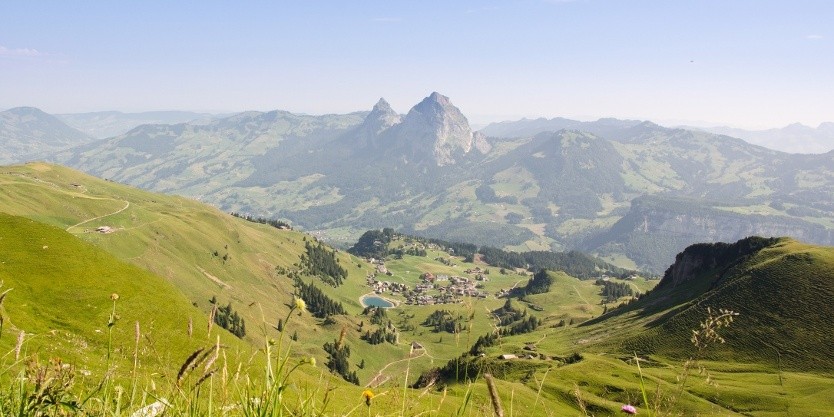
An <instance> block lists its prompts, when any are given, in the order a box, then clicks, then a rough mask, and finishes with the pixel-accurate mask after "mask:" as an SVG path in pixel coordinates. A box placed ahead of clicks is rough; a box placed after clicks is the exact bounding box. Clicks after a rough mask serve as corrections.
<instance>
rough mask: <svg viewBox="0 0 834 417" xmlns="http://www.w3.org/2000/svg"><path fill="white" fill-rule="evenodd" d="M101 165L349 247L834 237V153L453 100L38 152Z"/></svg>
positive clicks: (149, 134)
mask: <svg viewBox="0 0 834 417" xmlns="http://www.w3.org/2000/svg"><path fill="white" fill-rule="evenodd" d="M49 159H50V160H52V161H55V162H58V163H62V164H65V165H69V166H72V167H75V168H78V169H81V170H83V171H86V172H89V173H91V174H94V175H96V176H99V177H103V178H108V179H111V180H114V181H119V182H124V183H127V184H131V185H135V186H139V187H143V188H146V189H151V190H155V191H162V192H166V193H176V194H180V195H185V196H191V197H194V198H197V199H200V200H202V201H204V202H209V203H211V204H213V205H215V206H217V207H219V208H221V209H222V210H225V211H235V212H239V213H249V214H252V215H256V216H264V217H272V218H281V219H285V220H289V221H291V222H292V223H293V224H295V225H297V226H300V227H302V228H304V229H307V230H312V231H317V232H318V233H319V235H320V236H321V237H323V238H325V239H329V240H331V241H332V242H334V243H336V244H342V245H345V246H347V245H349V244H350V243H352V241H354V240H355V238H356V237H358V236H359V235H360V234H361V233H362V232H364V231H365V230H367V229H371V228H381V227H394V228H396V229H399V230H401V231H403V232H407V233H412V234H418V235H425V236H432V237H438V238H442V239H446V240H458V241H465V242H473V243H477V244H479V245H491V246H496V247H501V248H506V249H511V250H551V249H553V250H567V249H581V250H584V251H588V252H591V253H595V254H598V255H601V256H604V257H605V259H607V260H609V261H612V262H615V263H617V264H619V265H621V266H624V267H628V268H641V269H644V270H647V271H652V272H655V273H659V272H661V271H662V270H663V269H664V268H665V267H666V266H667V265H668V264H669V262H671V261H672V260H673V259H674V255H675V254H676V253H678V252H679V251H680V250H682V249H683V248H685V247H686V246H688V245H689V244H692V243H695V242H700V241H734V240H737V239H740V238H743V237H745V236H747V235H750V234H762V235H774V234H775V235H789V236H796V237H800V238H803V239H807V240H808V241H810V242H813V243H821V244H831V243H834V236H832V233H833V232H832V230H834V223H833V222H832V221H831V218H832V217H834V206H832V203H831V201H830V198H828V197H826V196H830V195H834V151H832V152H829V153H826V154H819V155H794V154H787V153H783V152H778V151H774V150H770V149H766V148H763V147H760V146H756V145H751V144H749V143H747V142H744V141H743V140H740V139H737V138H732V137H729V136H725V135H717V134H712V133H708V132H703V131H695V130H687V129H672V128H665V127H662V126H659V125H656V124H654V123H651V122H647V121H636V120H616V119H600V120H598V121H596V122H577V121H571V120H568V119H552V120H546V119H539V120H527V121H519V122H506V123H500V124H494V125H491V126H488V127H486V128H484V129H482V130H481V131H479V132H473V131H472V129H471V127H470V126H469V123H468V120H467V119H466V117H465V116H464V115H463V114H462V112H461V111H460V110H459V109H457V108H456V107H455V106H454V105H453V104H452V102H451V101H450V100H449V98H448V97H445V96H443V95H441V94H439V93H432V94H431V95H429V96H428V97H426V98H425V99H423V100H422V101H421V102H420V103H418V104H416V105H415V106H414V107H413V108H411V109H410V110H409V111H408V112H407V113H405V114H400V113H398V112H396V111H395V110H394V109H392V108H391V106H390V105H389V104H388V103H387V102H386V101H385V100H384V99H380V100H379V101H378V102H377V103H376V105H375V106H373V108H372V109H371V111H370V112H368V111H362V112H354V113H349V114H342V115H322V116H311V115H301V114H293V113H289V112H284V111H272V112H245V113H240V114H236V115H233V116H228V117H220V118H215V119H210V120H201V121H198V122H185V123H178V124H173V125H162V124H146V125H140V126H137V127H135V128H133V129H131V130H130V131H128V132H126V133H123V134H121V135H118V136H114V137H110V138H106V139H102V140H97V141H87V142H85V143H83V144H79V145H78V146H74V147H72V148H67V147H61V148H60V149H59V150H55V151H52V152H51V153H50V157H49Z"/></svg>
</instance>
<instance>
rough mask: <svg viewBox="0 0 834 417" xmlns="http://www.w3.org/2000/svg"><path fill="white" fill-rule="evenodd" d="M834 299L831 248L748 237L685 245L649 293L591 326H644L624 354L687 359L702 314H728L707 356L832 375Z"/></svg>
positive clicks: (626, 344) (630, 338)
mask: <svg viewBox="0 0 834 417" xmlns="http://www.w3.org/2000/svg"><path fill="white" fill-rule="evenodd" d="M832 297H834V248H832V247H820V246H813V245H807V244H803V243H799V242H797V241H794V240H791V239H785V238H782V239H775V238H772V239H764V238H748V239H744V240H741V241H738V242H736V243H733V244H723V243H717V244H699V245H693V246H690V247H688V248H687V249H686V250H684V251H683V252H681V253H680V254H679V255H678V256H677V258H676V261H675V263H674V264H673V265H672V266H670V267H669V269H668V270H667V271H666V274H665V275H664V277H663V279H662V280H661V281H660V283H659V284H658V285H657V287H655V288H654V289H653V290H652V291H650V292H649V293H648V294H646V295H645V296H644V297H641V298H640V300H639V301H637V302H633V303H631V304H629V305H628V306H626V307H622V308H620V309H616V310H613V311H612V312H611V313H609V314H608V315H606V316H604V317H603V318H601V319H599V320H595V321H593V322H590V323H591V324H594V323H596V322H598V323H599V324H600V325H601V326H603V327H604V326H605V325H606V324H608V325H613V323H617V322H618V319H620V318H626V319H628V320H635V319H636V320H644V323H645V325H646V328H645V329H644V330H643V331H640V332H639V333H637V332H635V333H632V334H630V335H627V336H625V337H624V338H623V339H622V340H620V342H619V343H620V346H621V349H623V350H624V351H627V352H629V351H633V350H636V351H639V352H642V353H655V354H662V355H672V356H688V355H690V354H692V351H693V347H692V344H691V343H690V340H689V339H690V337H691V336H692V330H693V329H698V325H699V323H700V322H702V321H703V320H704V318H705V317H706V316H707V309H708V308H709V309H711V310H712V311H713V312H715V313H716V314H717V312H718V311H719V310H720V309H727V310H732V311H734V312H736V313H738V316H737V317H736V319H735V322H734V323H733V325H732V326H730V327H729V328H728V329H724V330H722V331H721V334H722V335H723V337H724V338H725V339H726V343H725V344H716V345H714V346H711V347H710V352H709V357H711V358H721V359H728V360H736V361H742V362H758V363H763V364H767V365H769V366H774V367H777V366H778V367H780V368H781V369H793V370H803V371H823V372H828V373H831V372H834V360H833V359H832V357H831V356H830V355H827V354H824V353H823V352H826V351H827V349H828V348H827V347H828V346H831V345H832V343H834V337H832V335H831V332H830V331H829V329H830V327H831V323H830V321H829V318H830V317H832V315H834V311H832V308H831V303H830V300H831V298H832ZM609 322H611V324H609Z"/></svg>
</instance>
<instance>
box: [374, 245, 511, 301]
mask: <svg viewBox="0 0 834 417" xmlns="http://www.w3.org/2000/svg"><path fill="white" fill-rule="evenodd" d="M427 247H428V249H432V250H439V249H442V248H440V247H438V246H436V245H434V244H431V243H430V244H428V245H427ZM435 260H436V261H438V262H440V263H443V264H444V265H446V266H449V267H454V266H457V265H456V264H455V263H454V262H455V258H454V257H451V256H449V257H437V258H435ZM366 261H367V262H368V263H370V264H371V265H373V266H374V270H373V271H372V272H369V273H368V274H367V275H366V277H365V279H366V283H367V285H368V286H369V287H371V289H372V290H373V291H374V293H375V294H377V295H384V294H390V295H397V296H400V297H402V298H404V302H405V304H413V305H433V304H455V303H460V302H462V299H463V297H475V298H487V297H488V296H489V292H488V291H486V290H484V288H483V283H484V282H487V281H489V270H488V269H482V268H480V267H477V266H476V267H473V268H469V269H466V270H465V271H463V272H464V274H466V275H467V276H458V275H448V274H439V273H438V274H435V273H432V272H423V273H421V274H420V282H419V283H417V284H413V285H409V284H407V283H404V282H393V281H390V280H380V279H378V277H384V276H388V277H391V276H392V275H393V274H392V273H391V272H390V271H389V270H388V268H386V266H385V260H384V259H375V258H367V259H366ZM506 291H507V290H502V291H500V292H499V293H496V294H495V296H496V297H500V296H501V295H502V294H504V293H506Z"/></svg>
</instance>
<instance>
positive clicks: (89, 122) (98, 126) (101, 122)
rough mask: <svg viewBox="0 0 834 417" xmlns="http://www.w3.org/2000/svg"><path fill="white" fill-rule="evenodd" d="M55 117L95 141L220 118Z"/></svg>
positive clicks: (172, 114)
mask: <svg viewBox="0 0 834 417" xmlns="http://www.w3.org/2000/svg"><path fill="white" fill-rule="evenodd" d="M56 117H57V118H58V119H60V120H61V121H63V122H64V123H66V124H67V125H69V126H72V127H73V128H75V129H78V130H80V131H82V132H84V133H85V134H87V135H88V136H91V137H93V138H96V139H104V138H109V137H113V136H117V135H121V134H123V133H126V132H128V131H129V130H131V129H133V128H134V127H136V126H140V125H148V124H153V125H173V124H178V123H186V122H194V123H199V122H201V121H208V120H210V119H213V118H215V117H220V116H218V115H213V114H208V113H195V112H188V111H152V112H141V113H122V112H118V111H101V112H91V113H71V114H58V115H56Z"/></svg>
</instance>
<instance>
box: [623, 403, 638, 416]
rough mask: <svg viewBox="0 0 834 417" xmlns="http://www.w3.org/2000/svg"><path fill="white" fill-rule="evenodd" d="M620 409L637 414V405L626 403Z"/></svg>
mask: <svg viewBox="0 0 834 417" xmlns="http://www.w3.org/2000/svg"><path fill="white" fill-rule="evenodd" d="M620 410H621V411H622V412H624V413H626V414H637V407H635V406H633V405H631V404H626V405H624V406H623V408H621V409H620Z"/></svg>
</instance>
